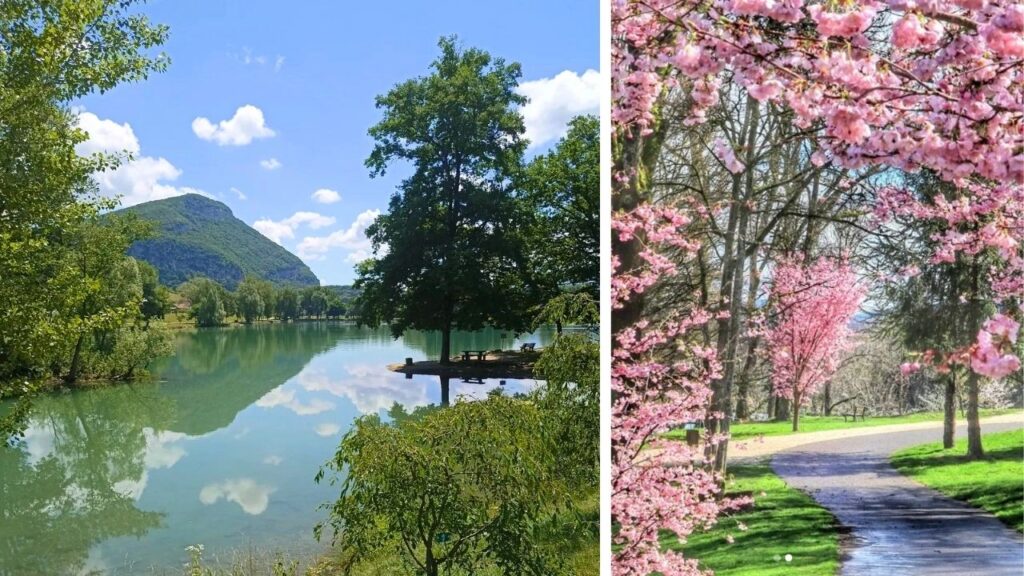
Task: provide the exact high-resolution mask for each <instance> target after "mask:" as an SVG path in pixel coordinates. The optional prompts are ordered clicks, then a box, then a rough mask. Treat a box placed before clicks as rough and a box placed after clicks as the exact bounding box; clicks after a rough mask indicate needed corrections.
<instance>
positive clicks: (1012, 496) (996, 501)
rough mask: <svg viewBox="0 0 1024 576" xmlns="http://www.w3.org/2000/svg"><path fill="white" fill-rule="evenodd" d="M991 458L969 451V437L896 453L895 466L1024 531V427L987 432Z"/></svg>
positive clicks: (987, 444) (988, 453) (986, 453)
mask: <svg viewBox="0 0 1024 576" xmlns="http://www.w3.org/2000/svg"><path fill="white" fill-rule="evenodd" d="M982 444H983V445H984V447H985V458H984V459H982V460H975V461H970V460H967V458H966V457H965V456H964V452H965V451H966V449H967V440H966V438H962V439H960V440H959V441H958V442H957V443H956V445H955V446H954V447H953V448H951V449H949V450H944V449H943V448H942V444H941V443H934V444H923V445H921V446H915V447H913V448H908V449H907V450H901V451H900V452H897V453H895V454H893V456H892V464H893V466H894V467H895V468H896V469H897V470H899V471H900V472H902V473H903V474H906V475H907V476H910V477H911V478H913V479H914V480H917V481H918V482H920V483H922V484H925V485H927V486H930V487H932V488H934V489H936V490H938V491H939V492H942V493H943V494H946V495H947V496H950V497H952V498H956V499H957V500H962V501H964V502H967V503H969V504H971V505H973V506H976V507H978V508H983V509H985V510H987V511H989V512H991V513H992V514H994V515H995V516H996V517H997V518H999V519H1000V520H1002V521H1003V522H1004V523H1006V524H1007V525H1008V526H1011V527H1013V528H1014V529H1016V530H1017V531H1018V532H1024V430H1014V431H1011V432H1000V433H997V434H986V435H984V436H983V437H982Z"/></svg>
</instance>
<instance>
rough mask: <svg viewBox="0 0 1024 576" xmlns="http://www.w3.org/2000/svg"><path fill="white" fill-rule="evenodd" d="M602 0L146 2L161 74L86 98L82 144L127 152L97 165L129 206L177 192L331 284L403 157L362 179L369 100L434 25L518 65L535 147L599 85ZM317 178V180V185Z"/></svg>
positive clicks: (418, 56) (426, 45)
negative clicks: (198, 196)
mask: <svg viewBox="0 0 1024 576" xmlns="http://www.w3.org/2000/svg"><path fill="white" fill-rule="evenodd" d="M599 9H600V5H599V3H598V2H597V1H596V0H572V1H563V0H555V1H551V0H548V1H543V2H541V1H521V0H515V1H508V2H503V3H498V2H481V1H469V0H464V1H455V0H447V1H446V0H433V1H430V2H412V1H406V2H358V3H357V2H328V1H306V2H294V3H283V2H280V1H277V2H272V1H262V0H261V1H253V0H245V1H243V0H217V1H215V2H210V1H205V0H151V1H150V2H149V3H148V4H145V5H143V6H142V8H141V10H142V11H144V12H145V13H146V14H147V15H148V16H149V17H150V19H151V20H153V21H154V22H159V23H164V24H167V25H169V26H170V39H169V41H168V42H167V43H166V44H165V45H164V47H163V50H164V51H165V52H166V53H167V54H168V55H169V56H170V58H171V60H172V63H171V66H170V68H169V69H168V71H167V72H165V73H163V74H157V75H154V76H152V77H150V79H148V80H147V81H145V82H142V83H138V84H133V85H125V86H119V87H117V88H115V89H114V90H112V91H110V92H108V93H106V94H102V95H93V96H90V97H88V98H85V99H83V100H81V101H80V102H79V103H78V105H79V113H80V126H81V127H82V128H84V129H86V130H87V131H88V132H89V134H90V138H91V139H90V141H89V142H87V143H85V144H83V145H82V146H81V152H82V153H89V152H92V151H96V150H108V151H113V150H129V151H131V152H132V153H133V160H132V162H130V163H128V164H126V165H124V166H123V167H121V168H119V169H118V170H117V171H115V172H108V173H103V174H100V175H98V176H97V182H98V183H99V185H100V189H101V191H102V192H103V193H105V194H119V195H122V196H123V198H124V200H123V202H124V205H130V204H135V203H138V202H143V201H146V200H151V199H157V198H163V197H167V196H171V195H175V194H181V193H186V192H200V193H203V194H206V195H209V196H211V197H214V198H216V199H218V200H221V201H223V202H225V203H226V204H227V205H228V206H230V207H231V209H232V210H233V211H234V213H235V216H237V217H238V218H240V219H242V220H243V221H245V222H246V223H247V224H250V225H253V226H254V227H256V228H257V229H258V230H260V231H261V232H263V233H264V234H265V235H267V236H268V237H271V238H273V239H274V240H275V241H278V242H279V243H280V244H282V245H283V246H284V247H285V248H287V249H289V250H291V251H292V252H294V253H296V254H298V255H299V256H300V257H302V258H303V259H304V260H305V261H306V262H307V264H309V266H310V268H312V269H313V271H314V272H315V273H316V274H317V276H319V277H320V279H321V281H322V282H323V283H325V284H347V283H350V282H351V281H352V279H353V270H352V267H353V262H354V261H357V260H358V259H361V258H362V257H365V256H366V254H367V248H368V245H367V242H366V240H365V235H364V234H363V230H364V229H365V226H366V225H367V224H368V223H369V222H370V221H372V218H373V216H374V214H375V212H374V211H375V210H384V209H385V208H386V206H387V202H388V199H389V197H390V196H391V194H392V192H393V190H394V187H395V185H396V184H397V182H399V181H400V180H401V178H402V177H404V176H405V175H406V174H407V170H396V171H392V172H389V174H388V176H387V177H384V178H377V179H370V177H369V174H368V171H367V169H366V168H365V167H364V165H363V162H364V160H365V159H366V156H367V155H368V154H369V152H370V149H371V148H372V145H373V143H372V140H371V139H370V138H369V137H368V136H367V135H366V131H367V129H368V128H369V127H370V126H372V125H373V124H374V123H375V122H376V121H377V120H378V119H379V117H380V114H379V112H378V111H377V110H376V108H374V104H373V100H374V97H375V96H376V95H378V94H382V93H384V92H386V91H387V90H388V89H390V88H391V87H392V86H394V85H395V84H397V83H399V82H401V81H403V80H406V79H408V78H412V77H415V76H421V75H425V74H426V73H427V72H428V66H429V64H430V62H431V61H432V60H433V59H434V58H435V56H436V55H437V54H438V50H437V47H436V44H437V41H438V39H439V38H440V37H441V36H444V35H449V34H457V35H458V36H459V40H460V41H461V42H462V44H463V45H465V46H472V47H477V48H481V49H484V50H487V51H488V52H490V53H491V54H492V55H493V56H498V57H503V58H505V59H506V60H508V61H516V62H519V63H520V64H522V69H523V85H522V87H521V89H522V90H523V92H524V93H525V94H527V95H528V96H530V97H531V100H532V101H531V104H529V105H528V106H527V107H526V108H525V109H524V110H523V114H524V117H525V118H526V123H527V131H528V136H530V137H531V140H533V141H534V146H532V147H531V149H530V150H529V151H528V154H535V153H537V152H542V151H544V150H545V149H547V148H548V147H550V145H551V144H553V143H554V142H555V141H556V140H557V138H558V137H559V136H560V135H561V133H562V131H563V130H564V124H565V121H566V120H567V119H568V118H569V117H571V116H572V115H574V114H578V113H597V110H598V102H599V99H600V90H601V86H602V85H603V84H602V83H601V82H600V80H599V78H598V75H597V72H596V71H597V69H598V67H599ZM318 191H319V192H318Z"/></svg>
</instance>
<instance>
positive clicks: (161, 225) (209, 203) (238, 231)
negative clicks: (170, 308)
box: [116, 194, 320, 290]
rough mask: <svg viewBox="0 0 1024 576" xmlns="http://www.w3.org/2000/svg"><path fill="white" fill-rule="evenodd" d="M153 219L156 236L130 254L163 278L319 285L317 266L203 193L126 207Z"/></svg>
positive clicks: (169, 280) (126, 211) (123, 211)
mask: <svg viewBox="0 0 1024 576" xmlns="http://www.w3.org/2000/svg"><path fill="white" fill-rule="evenodd" d="M116 213H120V214H134V215H136V216H138V217H139V218H140V219H142V220H148V221H150V222H153V223H154V224H155V226H154V229H155V230H154V232H155V236H154V237H152V238H147V239H145V240H140V241H138V242H136V243H134V244H132V246H131V248H129V249H128V254H129V255H131V256H133V257H135V258H138V259H139V260H145V261H146V262H149V263H150V264H152V265H153V266H154V267H156V269H157V270H159V271H160V282H161V283H163V284H166V285H168V286H177V285H179V284H181V283H182V282H184V281H186V280H188V279H189V278H191V277H193V276H206V277H207V278H212V279H213V280H216V281H217V282H220V283H221V284H222V285H223V286H224V287H226V288H228V289H229V290H234V289H235V287H236V286H237V285H238V282H239V281H241V280H242V278H244V277H245V276H246V275H252V276H256V277H257V278H262V279H264V280H269V281H271V282H273V283H275V284H279V285H284V284H288V285H293V286H318V285H319V284H320V280H319V279H317V277H316V275H315V274H313V271H312V270H310V269H309V267H308V266H306V264H305V263H303V262H302V260H300V259H299V258H298V256H295V255H294V254H292V253H291V252H289V251H287V250H285V249H284V248H282V247H281V246H279V245H278V244H276V243H274V242H273V241H271V240H270V239H268V238H267V237H266V236H264V235H262V234H260V233H259V232H257V231H256V230H253V229H252V228H250V227H249V225H248V224H246V223H245V222H242V221H241V220H239V219H238V218H235V216H234V214H232V213H231V209H230V208H228V207H227V206H225V205H224V204H221V203H220V202H217V201H216V200H211V199H209V198H207V197H205V196H200V195H198V194H185V195H184V196H175V197H173V198H166V199H164V200H154V201H152V202H145V203H143V204H137V205H135V206H131V207H129V208H123V209H121V210H118V211H117V212H116Z"/></svg>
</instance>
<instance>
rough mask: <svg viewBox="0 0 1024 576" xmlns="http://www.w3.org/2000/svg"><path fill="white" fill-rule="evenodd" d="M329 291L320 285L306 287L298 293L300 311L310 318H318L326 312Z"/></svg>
mask: <svg viewBox="0 0 1024 576" xmlns="http://www.w3.org/2000/svg"><path fill="white" fill-rule="evenodd" d="M328 294H329V292H328V291H327V290H326V289H324V288H323V287H321V286H313V287H311V288H306V289H305V290H303V291H302V292H301V293H300V294H299V307H300V308H301V310H302V313H303V314H304V315H306V316H309V317H311V318H314V317H315V318H320V316H322V315H323V314H324V313H325V312H327V306H328Z"/></svg>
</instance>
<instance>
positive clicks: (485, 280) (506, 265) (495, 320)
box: [355, 38, 535, 362]
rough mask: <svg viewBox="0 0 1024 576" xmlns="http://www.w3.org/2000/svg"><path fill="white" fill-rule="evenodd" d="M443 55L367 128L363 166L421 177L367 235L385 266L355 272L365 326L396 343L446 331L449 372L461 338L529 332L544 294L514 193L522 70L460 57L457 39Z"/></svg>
mask: <svg viewBox="0 0 1024 576" xmlns="http://www.w3.org/2000/svg"><path fill="white" fill-rule="evenodd" d="M439 46H440V48H441V55H440V57H438V58H437V59H436V60H435V61H434V62H433V64H432V65H431V68H432V69H433V70H432V73H431V74H430V75H429V76H425V77H420V78H416V79H413V80H408V81H406V82H403V83H401V84H399V85H397V86H395V87H394V88H393V89H392V90H391V91H390V92H388V93H387V94H385V95H383V96H379V97H378V98H377V107H378V108H380V109H382V110H383V119H382V120H381V121H380V122H379V123H378V124H377V125H375V126H373V127H372V128H370V136H371V137H373V139H374V140H375V142H376V145H375V146H374V149H373V151H372V153H371V154H370V157H369V159H367V161H366V164H367V166H368V167H369V168H370V171H371V173H372V175H374V176H378V175H382V174H384V173H385V171H386V169H387V168H388V167H389V165H390V164H392V163H393V162H402V163H403V164H405V163H409V164H412V166H413V167H414V173H413V174H412V175H411V176H409V177H408V178H406V179H405V180H403V181H402V183H401V184H400V185H399V189H398V191H397V192H396V193H395V194H394V196H392V198H391V202H390V205H389V207H388V211H387V213H386V214H383V215H381V216H380V217H378V218H377V220H376V221H375V222H374V223H373V224H372V225H371V226H370V227H369V228H368V230H367V236H368V237H369V238H370V240H371V241H372V242H373V246H374V249H375V254H376V257H375V258H373V259H370V260H368V261H366V262H363V263H362V264H361V265H360V266H359V267H358V268H357V272H358V275H359V277H358V280H357V281H356V283H355V287H356V288H358V289H361V290H362V291H363V292H362V295H361V297H360V301H359V306H358V308H359V315H360V316H359V317H360V321H361V322H363V323H365V324H368V325H371V326H375V325H379V324H381V323H388V324H389V325H390V327H391V330H392V332H393V333H394V334H395V335H396V336H397V335H400V334H402V333H404V332H405V331H407V330H410V329H419V330H441V331H442V332H444V338H445V343H444V344H443V346H442V352H441V360H442V362H447V361H448V357H449V354H450V347H449V345H448V339H449V332H450V330H451V329H452V328H453V327H458V328H460V329H464V330H473V329H477V328H481V327H483V326H485V325H490V326H494V327H498V328H506V329H512V330H522V329H525V328H526V326H527V319H526V318H525V311H526V310H528V309H529V308H530V306H531V303H532V302H533V301H534V298H535V294H534V293H533V290H532V289H531V288H530V287H528V286H527V284H526V281H525V280H526V279H525V278H524V272H525V267H526V258H525V254H524V251H523V247H522V242H521V240H522V239H521V234H520V232H519V222H520V221H521V220H522V218H521V216H522V214H521V213H520V212H521V210H522V207H521V206H520V205H519V204H518V203H517V202H516V201H515V198H514V195H513V193H512V187H513V186H512V179H513V177H514V176H515V174H516V173H517V171H518V170H519V169H520V164H521V162H522V155H523V151H524V148H525V145H526V142H525V141H524V140H523V138H522V134H523V130H524V128H523V120H522V117H521V116H520V115H519V112H518V111H517V107H518V106H520V105H522V104H524V103H525V99H524V98H523V97H522V96H520V95H519V94H517V93H516V86H517V82H518V79H519V77H520V68H519V65H518V64H506V63H505V62H504V61H503V60H501V59H500V58H499V59H494V58H492V57H491V56H490V55H489V54H487V53H486V52H483V51H480V50H476V49H467V50H462V49H460V48H458V47H457V46H456V42H455V39H454V38H444V39H442V40H441V41H440V43H439ZM382 246H387V247H388V250H387V253H386V254H381V253H380V248H381V247H382Z"/></svg>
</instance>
